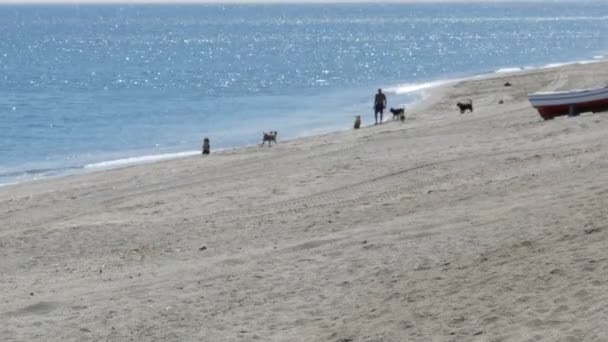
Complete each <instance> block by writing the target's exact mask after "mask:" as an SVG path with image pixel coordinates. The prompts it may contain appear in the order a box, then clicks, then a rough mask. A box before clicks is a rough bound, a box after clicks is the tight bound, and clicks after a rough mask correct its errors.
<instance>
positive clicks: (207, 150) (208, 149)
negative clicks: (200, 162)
mask: <svg viewBox="0 0 608 342" xmlns="http://www.w3.org/2000/svg"><path fill="white" fill-rule="evenodd" d="M202 150H203V154H209V153H211V145H210V144H209V138H205V139H203V147H202Z"/></svg>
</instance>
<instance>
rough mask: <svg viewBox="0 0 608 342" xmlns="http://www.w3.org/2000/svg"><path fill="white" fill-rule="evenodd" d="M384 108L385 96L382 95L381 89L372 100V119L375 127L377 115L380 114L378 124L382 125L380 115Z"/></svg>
mask: <svg viewBox="0 0 608 342" xmlns="http://www.w3.org/2000/svg"><path fill="white" fill-rule="evenodd" d="M384 108H386V96H384V94H383V93H382V89H378V94H376V97H375V98H374V117H375V118H376V125H377V124H378V113H380V123H382V113H383V112H384Z"/></svg>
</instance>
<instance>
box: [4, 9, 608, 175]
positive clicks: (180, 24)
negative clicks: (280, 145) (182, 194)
mask: <svg viewBox="0 0 608 342" xmlns="http://www.w3.org/2000/svg"><path fill="white" fill-rule="evenodd" d="M607 54H608V6H606V3H605V2H570V3H538V2H537V3H511V4H507V3H498V4H483V5H481V4H442V5H438V4H425V5H421V4H373V5H371V4H348V5H346V4H344V5H226V6H224V5H199V6H169V5H155V6H141V5H140V6H118V5H106V6H92V5H91V6H77V5H71V6H46V7H44V6H9V5H5V6H0V184H3V183H4V184H6V183H11V182H20V181H24V180H31V179H38V178H44V177H49V176H55V175H62V174H66V173H74V172H82V171H86V170H94V169H99V168H104V167H112V166H118V165H124V164H127V163H134V162H145V161H151V160H157V159H162V158H169V157H174V156H178V155H189V154H193V153H197V152H196V151H198V150H199V148H200V143H201V140H202V138H203V137H205V136H206V137H209V138H210V139H211V147H212V151H213V150H218V149H223V148H232V147H239V146H245V145H250V144H255V143H258V142H259V140H260V137H261V132H262V131H268V130H277V131H279V141H280V140H281V139H288V138H294V137H299V136H307V135H313V134H319V133H324V132H330V131H336V130H343V129H349V128H350V127H351V125H352V121H353V118H354V116H355V115H362V118H363V123H364V124H370V123H371V122H373V113H372V103H371V102H372V99H373V95H374V93H375V91H376V89H377V88H384V89H385V90H386V93H387V95H388V105H389V107H397V106H410V105H411V104H412V103H413V102H415V101H416V100H417V99H418V98H419V97H420V94H421V91H423V90H424V89H426V88H428V87H431V86H434V85H437V84H441V83H442V82H444V81H446V80H453V79H459V78H463V77H469V76H474V75H479V74H488V73H494V72H505V71H510V70H517V69H524V68H542V67H550V66H555V65H559V64H561V63H568V62H576V61H587V60H594V59H595V60H597V59H602V58H604V56H605V55H607Z"/></svg>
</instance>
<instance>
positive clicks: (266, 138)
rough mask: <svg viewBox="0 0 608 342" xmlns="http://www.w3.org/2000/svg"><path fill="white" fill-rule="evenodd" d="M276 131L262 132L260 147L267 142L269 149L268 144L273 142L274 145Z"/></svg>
mask: <svg viewBox="0 0 608 342" xmlns="http://www.w3.org/2000/svg"><path fill="white" fill-rule="evenodd" d="M277 134H278V133H277V131H270V132H268V133H266V132H263V133H262V145H261V146H264V143H266V142H268V147H270V144H271V143H272V142H274V143H275V144H276V143H277Z"/></svg>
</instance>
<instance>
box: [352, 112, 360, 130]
mask: <svg viewBox="0 0 608 342" xmlns="http://www.w3.org/2000/svg"><path fill="white" fill-rule="evenodd" d="M360 127H361V115H357V116H355V125H354V126H353V128H354V129H359V128H360Z"/></svg>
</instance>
